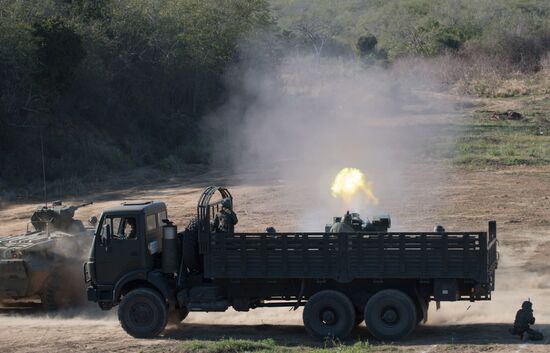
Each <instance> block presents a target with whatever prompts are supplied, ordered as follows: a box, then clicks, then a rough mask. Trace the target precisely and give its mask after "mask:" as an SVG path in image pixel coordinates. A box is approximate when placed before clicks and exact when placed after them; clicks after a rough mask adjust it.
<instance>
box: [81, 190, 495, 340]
mask: <svg viewBox="0 0 550 353" xmlns="http://www.w3.org/2000/svg"><path fill="white" fill-rule="evenodd" d="M216 195H217V196H216ZM227 198H231V194H230V193H229V191H228V190H227V189H225V188H218V187H213V186H212V187H208V188H207V189H206V190H205V191H204V192H203V194H202V196H201V197H200V200H199V202H198V206H197V217H196V219H194V220H193V221H192V222H191V223H190V225H189V226H188V227H187V228H186V229H185V230H184V231H183V232H180V233H178V232H177V228H176V226H175V225H174V224H172V223H171V222H170V221H168V217H169V215H168V214H167V210H166V205H165V204H164V203H162V202H158V201H152V202H143V203H133V204H123V205H121V206H119V207H115V208H111V209H107V210H105V211H104V212H103V214H102V216H101V219H100V221H99V222H100V223H99V226H98V230H97V233H96V235H95V238H94V242H93V245H92V251H91V253H90V259H89V261H88V262H87V263H85V266H84V278H85V281H86V282H87V283H88V290H87V292H88V300H90V301H94V302H97V303H98V304H99V306H100V307H101V308H102V309H105V310H108V309H111V308H112V307H114V306H116V305H118V317H119V320H120V323H121V325H122V327H123V328H124V330H126V332H127V333H129V334H130V335H132V336H134V337H142V338H146V337H154V336H157V335H159V334H161V333H162V332H163V330H164V328H165V326H166V324H167V322H168V320H169V319H170V320H174V321H175V322H178V321H181V320H182V319H184V318H185V317H186V316H187V314H188V312H190V311H207V312H216V311H225V310H227V309H228V308H229V307H233V308H234V309H235V310H238V311H248V310H250V309H254V308H260V307H283V306H287V307H291V308H295V309H296V308H299V307H301V306H303V307H304V309H303V319H304V326H305V329H306V331H307V332H308V333H310V334H311V335H313V336H315V337H318V338H320V339H324V338H326V337H332V338H340V339H342V338H345V337H346V336H347V335H348V334H349V333H350V331H351V330H352V328H353V327H354V326H355V325H358V324H360V323H361V322H362V321H365V323H366V326H367V328H368V330H369V331H370V332H371V333H372V334H373V335H374V336H375V337H377V338H379V339H381V340H396V339H399V338H401V337H404V336H406V335H407V334H409V333H410V332H411V331H412V330H414V328H415V327H416V326H417V324H419V323H420V322H422V321H425V320H426V319H427V309H428V305H429V303H430V302H431V301H435V302H437V303H439V302H441V301H458V300H469V301H476V300H490V299H491V293H492V291H493V290H494V283H495V282H494V280H495V269H496V267H497V252H496V251H497V250H496V244H497V240H496V223H495V222H493V221H492V222H489V230H488V231H472V232H439V233H434V232H388V231H387V229H386V230H375V231H371V230H365V229H363V228H364V226H363V227H360V228H361V229H358V230H354V231H351V232H343V233H329V232H311V233H309V232H308V233H305V232H290V233H287V232H285V233H279V232H273V231H271V232H267V231H266V232H265V233H250V232H219V231H216V229H215V228H214V227H212V220H213V218H214V217H215V215H216V214H217V213H218V212H219V209H220V203H221V202H222V200H224V199H227ZM232 204H234V203H233V202H232ZM381 222H383V223H384V222H385V223H387V224H386V226H389V218H388V219H386V221H381ZM127 224H135V225H136V227H137V228H135V232H134V234H133V235H132V236H131V234H132V231H131V230H130V228H131V227H127V226H126V225H127ZM127 228H128V229H127Z"/></svg>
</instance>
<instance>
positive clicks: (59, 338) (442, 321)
mask: <svg viewBox="0 0 550 353" xmlns="http://www.w3.org/2000/svg"><path fill="white" fill-rule="evenodd" d="M429 168H430V166H429V165H424V166H417V168H415V169H414V170H415V173H419V174H420V175H422V174H424V173H426V170H427V169H429ZM410 179H411V183H410V184H407V185H408V186H407V187H408V188H410V189H411V191H414V192H411V193H408V194H411V195H416V196H414V197H412V198H411V197H409V198H407V199H405V200H402V199H401V200H400V199H398V198H395V199H394V200H386V203H385V206H386V207H387V209H388V211H389V212H391V214H392V220H393V224H394V225H395V227H394V228H396V229H403V228H408V229H411V227H414V229H417V230H429V229H431V228H432V227H433V225H434V224H436V223H442V224H444V225H445V227H446V228H447V230H480V229H485V228H486V226H487V224H486V222H487V221H488V220H491V219H495V220H496V221H497V224H498V237H499V252H500V262H499V268H498V270H497V278H496V283H497V289H496V291H495V292H494V295H493V300H492V301H491V302H477V303H469V302H459V303H443V304H442V306H441V309H440V310H439V311H436V310H435V307H434V306H432V307H431V308H430V313H429V320H428V323H427V324H426V325H422V326H419V328H418V329H417V330H416V331H415V332H414V333H413V334H412V335H411V336H409V337H408V338H406V339H404V340H403V341H400V342H397V343H395V344H394V346H393V348H394V349H396V350H398V351H412V352H439V351H460V352H477V351H491V352H548V351H550V346H549V345H548V342H549V341H548V339H547V338H550V284H549V283H550V272H549V271H548V269H549V266H550V265H549V264H548V260H547V257H548V255H550V253H549V251H550V188H549V186H550V167H536V168H525V167H517V168H506V169H500V170H487V171H465V170H451V171H450V172H448V173H446V176H445V177H443V178H442V179H441V180H440V181H439V182H437V183H433V181H432V180H427V179H423V178H417V177H415V175H414V174H411V175H410ZM209 184H223V185H228V186H229V187H230V190H231V191H232V193H233V195H234V197H235V208H236V211H237V212H238V214H239V219H240V222H239V225H238V227H239V228H241V229H250V230H252V229H254V230H263V229H264V228H265V227H266V226H270V225H276V227H277V229H281V230H285V229H288V230H291V229H293V228H295V227H300V224H299V223H300V222H301V215H302V214H303V212H304V208H306V207H310V206H311V203H310V202H311V201H314V200H313V199H311V198H309V197H308V196H307V195H309V194H308V193H307V192H304V191H303V190H294V189H293V188H294V186H292V185H289V184H288V183H287V182H285V181H284V180H270V181H269V180H268V181H265V180H259V179H258V180H255V179H254V177H250V176H249V175H247V176H244V175H240V176H239V175H235V176H232V177H230V178H227V177H225V176H224V173H222V172H216V173H206V174H200V175H197V174H195V175H182V176H180V177H178V178H173V179H171V180H166V181H163V182H157V183H152V184H146V185H143V184H141V185H134V186H128V187H126V188H125V189H124V190H122V191H121V190H117V191H116V192H108V191H107V192H98V193H94V194H93V196H90V198H89V199H90V200H92V201H94V204H93V205H92V206H89V207H86V208H83V209H81V210H79V211H78V214H77V215H78V217H79V218H81V219H87V218H88V217H89V216H91V215H99V214H100V212H101V210H102V209H104V208H105V207H108V206H112V205H116V204H118V203H119V202H120V201H122V200H125V199H157V200H164V201H165V202H166V203H167V205H168V207H169V215H170V217H171V218H173V219H175V221H176V222H177V224H178V225H179V226H182V225H184V224H185V220H188V219H190V218H191V217H192V216H193V214H194V212H195V205H196V201H197V199H198V196H199V195H200V192H201V190H202V188H203V187H204V186H206V185H209ZM128 185H132V184H131V183H129V184H128ZM289 195H294V196H293V197H289ZM300 195H306V196H305V197H299V196H300ZM266 201H268V202H266ZM35 207H36V205H35V204H30V203H19V204H10V205H6V206H5V207H4V208H3V209H1V210H0V234H4V235H8V234H16V233H20V232H22V231H24V229H25V227H26V223H27V218H28V216H29V214H30V213H31V212H32V210H33V209H34V208H35ZM328 221H330V219H327V220H324V219H323V220H320V224H319V228H320V229H322V227H323V226H324V223H326V222H328ZM527 298H530V299H531V300H532V301H533V303H534V310H535V316H536V317H537V325H536V328H537V329H539V330H541V331H542V332H543V333H544V334H545V336H546V337H547V338H545V340H544V341H542V342H539V343H532V342H527V341H523V342H521V341H519V340H517V339H515V338H513V337H511V336H510V335H509V334H508V333H507V328H508V327H509V326H510V324H511V322H512V321H513V318H514V315H515V312H516V310H517V309H518V308H519V307H520V305H521V303H522V301H523V300H526V299H527ZM68 314H71V315H68ZM351 336H352V339H357V338H359V339H361V340H371V341H373V339H372V337H370V336H369V335H368V333H367V331H366V328H364V327H362V328H358V329H357V330H356V331H354V332H353V333H352V335H351ZM223 337H236V338H247V339H260V338H273V339H275V340H276V341H277V342H280V344H281V345H288V346H295V345H304V346H316V345H318V343H317V342H315V341H313V340H311V339H310V338H309V337H308V336H307V334H306V332H305V330H304V329H303V328H302V326H301V310H298V311H295V312H292V311H289V310H288V309H257V310H255V311H252V312H249V313H237V312H233V311H231V312H226V313H222V314H220V313H210V314H206V313H192V314H190V315H189V317H188V319H186V321H185V322H184V323H183V324H182V325H181V327H179V328H177V329H176V328H172V327H169V328H168V329H167V331H166V333H165V334H164V335H163V336H162V337H161V338H160V339H154V340H138V339H134V338H131V337H130V336H128V335H126V334H125V333H124V331H123V330H122V329H121V328H120V327H119V325H118V321H117V319H116V314H115V312H110V313H107V314H103V313H101V312H100V310H99V309H98V308H95V307H91V308H87V309H86V310H84V311H83V312H81V313H76V314H75V313H61V314H58V315H57V316H53V317H47V316H44V315H43V314H40V313H37V312H33V311H13V310H5V311H3V312H2V313H1V314H0V348H1V351H2V352H3V353H8V352H35V351H41V352H74V351H87V352H98V351H109V352H117V351H145V350H151V349H153V350H163V351H174V350H176V349H177V347H178V346H179V345H181V344H182V343H185V342H187V341H189V340H193V339H206V340H216V339H220V338H223ZM374 342H376V341H374ZM381 347H382V346H381Z"/></svg>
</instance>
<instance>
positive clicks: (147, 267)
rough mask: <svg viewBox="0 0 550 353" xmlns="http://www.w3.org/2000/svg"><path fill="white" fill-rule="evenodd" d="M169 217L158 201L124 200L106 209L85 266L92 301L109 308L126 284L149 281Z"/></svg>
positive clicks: (161, 203)
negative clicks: (164, 224) (164, 225)
mask: <svg viewBox="0 0 550 353" xmlns="http://www.w3.org/2000/svg"><path fill="white" fill-rule="evenodd" d="M167 217H168V214H167V211H166V205H165V204H164V203H163V202H159V201H133V202H125V203H122V204H121V205H120V206H116V207H112V208H109V209H106V210H105V211H104V212H103V214H102V215H101V218H100V220H99V222H98V225H97V229H96V232H95V236H94V240H93V244H92V247H91V251H90V257H89V261H88V262H86V264H85V269H84V275H85V279H86V282H88V283H89V284H90V286H89V287H88V299H89V300H93V301H97V302H99V304H100V307H102V308H105V309H108V308H109V307H111V306H112V305H113V304H114V303H116V302H117V299H116V298H117V297H118V296H120V295H121V294H122V293H121V291H124V290H125V289H124V285H125V284H126V283H131V282H135V281H136V280H141V281H147V278H148V277H149V272H150V271H151V270H153V269H154V268H155V266H156V265H157V264H158V262H159V261H160V260H159V259H160V253H161V251H162V224H163V221H164V220H166V219H167ZM126 290H127V289H126ZM102 303H105V305H102ZM107 303H109V304H107Z"/></svg>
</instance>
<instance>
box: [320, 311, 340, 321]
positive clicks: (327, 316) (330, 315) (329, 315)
mask: <svg viewBox="0 0 550 353" xmlns="http://www.w3.org/2000/svg"><path fill="white" fill-rule="evenodd" d="M321 321H322V322H323V324H325V325H333V324H334V323H336V321H337V318H336V314H335V313H334V311H332V310H331V309H325V310H323V311H322V312H321Z"/></svg>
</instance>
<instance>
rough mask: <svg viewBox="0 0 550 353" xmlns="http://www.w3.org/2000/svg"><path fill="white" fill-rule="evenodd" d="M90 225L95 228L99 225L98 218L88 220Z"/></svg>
mask: <svg viewBox="0 0 550 353" xmlns="http://www.w3.org/2000/svg"><path fill="white" fill-rule="evenodd" d="M88 223H90V224H91V225H93V226H95V225H96V224H97V217H96V216H92V217H90V218H89V219H88Z"/></svg>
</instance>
